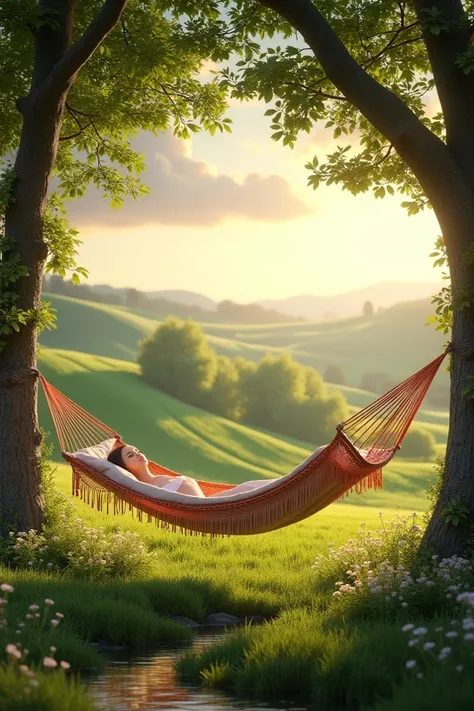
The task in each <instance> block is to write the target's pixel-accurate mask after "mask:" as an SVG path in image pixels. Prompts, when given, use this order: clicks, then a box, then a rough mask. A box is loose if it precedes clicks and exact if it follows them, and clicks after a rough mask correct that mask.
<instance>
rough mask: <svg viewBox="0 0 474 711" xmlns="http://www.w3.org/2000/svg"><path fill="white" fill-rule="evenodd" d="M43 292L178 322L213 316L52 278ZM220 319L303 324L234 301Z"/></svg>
mask: <svg viewBox="0 0 474 711" xmlns="http://www.w3.org/2000/svg"><path fill="white" fill-rule="evenodd" d="M43 291H48V292H50V293H52V294H62V295H63V296H72V297H74V298H75V299H82V300H85V301H96V302H100V303H104V304H113V305H120V306H127V307H128V308H132V309H143V310H146V311H151V312H153V313H156V314H158V315H160V316H165V315H166V316H168V315H170V316H177V317H179V318H194V319H197V320H200V321H205V320H206V318H208V317H209V315H210V313H212V314H213V312H209V311H206V310H205V309H202V308H201V307H199V306H193V305H191V304H189V305H188V304H180V303H177V302H174V301H171V300H169V299H161V298H159V297H153V296H149V295H148V294H146V293H145V292H143V291H139V290H138V289H133V288H129V289H125V290H123V289H115V288H114V287H107V289H106V290H105V289H100V288H97V287H96V288H94V287H93V286H89V285H87V284H73V282H72V281H66V280H64V279H61V277H59V276H56V275H52V276H49V277H46V278H45V279H44V282H43ZM217 315H218V317H219V320H221V321H224V322H227V323H245V324H259V323H295V322H299V321H304V319H302V318H295V317H293V316H288V315H287V314H282V313H279V312H278V311H276V310H275V309H265V308H264V307H263V306H260V305H259V304H237V303H235V302H233V301H228V300H225V301H221V302H220V303H219V304H218V305H217Z"/></svg>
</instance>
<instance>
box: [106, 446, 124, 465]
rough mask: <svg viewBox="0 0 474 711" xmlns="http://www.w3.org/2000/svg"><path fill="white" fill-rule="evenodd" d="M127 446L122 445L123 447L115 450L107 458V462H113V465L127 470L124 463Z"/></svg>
mask: <svg viewBox="0 0 474 711" xmlns="http://www.w3.org/2000/svg"><path fill="white" fill-rule="evenodd" d="M126 446H127V445H125V444H122V446H121V447H116V448H115V449H113V450H112V451H111V452H110V454H109V456H108V457H107V461H109V462H112V464H116V465H117V466H118V467H122V469H127V466H126V464H125V462H124V461H123V457H122V452H123V450H124V448H125V447H126Z"/></svg>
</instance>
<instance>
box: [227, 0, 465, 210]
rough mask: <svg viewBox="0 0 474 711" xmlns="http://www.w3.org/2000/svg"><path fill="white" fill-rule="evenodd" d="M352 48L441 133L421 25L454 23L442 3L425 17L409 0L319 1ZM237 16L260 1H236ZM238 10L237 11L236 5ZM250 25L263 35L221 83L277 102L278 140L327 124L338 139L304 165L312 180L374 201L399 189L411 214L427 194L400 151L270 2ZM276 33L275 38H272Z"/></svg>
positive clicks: (434, 29)
mask: <svg viewBox="0 0 474 711" xmlns="http://www.w3.org/2000/svg"><path fill="white" fill-rule="evenodd" d="M314 4H315V5H316V6H317V8H318V10H319V11H320V12H321V14H322V15H323V16H324V17H325V18H326V19H327V21H328V22H329V24H330V25H331V27H332V28H333V29H334V31H335V32H336V34H337V35H338V37H339V38H340V40H341V41H342V42H343V43H344V45H345V47H346V48H347V50H348V51H349V52H350V54H351V55H352V56H353V57H354V58H355V59H356V61H357V62H358V63H359V64H360V66H361V67H363V69H365V70H366V71H367V72H368V73H369V74H370V75H371V76H372V77H373V78H374V79H376V80H377V81H378V82H379V83H380V84H381V85H382V86H384V87H386V88H387V89H389V90H390V91H391V92H393V93H394V94H396V95H397V96H398V97H399V98H400V99H402V101H404V102H405V104H406V105H407V106H408V107H409V108H410V109H411V110H412V111H413V113H414V114H415V115H416V116H417V117H418V118H419V119H420V121H422V123H423V124H425V126H427V127H428V128H429V129H430V130H431V131H432V132H433V134H435V135H436V136H438V137H440V138H441V139H443V140H444V138H445V126H444V118H443V114H442V113H440V112H436V109H435V108H434V107H436V105H437V104H436V91H435V84H434V79H433V75H432V71H431V67H430V63H429V59H428V54H427V50H426V45H425V43H424V40H423V36H422V30H423V29H428V30H429V31H430V32H431V33H433V34H434V35H439V34H440V33H443V32H444V33H446V32H448V31H451V30H453V29H456V28H455V27H453V26H452V23H449V22H448V21H447V20H446V18H445V17H444V15H443V13H442V12H441V11H440V10H438V9H437V8H436V7H433V8H431V9H428V10H426V11H425V12H424V13H423V17H422V19H421V20H419V19H418V18H417V16H416V14H415V11H414V9H413V4H412V3H408V2H406V0H335V1H334V0H318V1H317V2H315V3H314ZM236 6H237V7H238V11H239V12H240V13H242V14H243V13H245V12H246V11H248V9H249V7H251V6H254V7H255V5H254V4H253V3H252V2H250V0H237V2H236ZM464 8H465V16H464V17H463V18H462V19H461V20H459V23H461V24H462V23H470V24H471V25H472V23H473V18H474V3H472V2H470V1H468V2H465V3H464ZM236 12H237V10H236ZM252 31H254V32H259V33H260V35H261V37H262V38H264V42H263V43H262V45H261V48H260V50H259V51H253V52H249V51H247V53H246V54H245V57H244V58H242V59H241V60H240V61H238V62H237V66H236V67H235V68H229V67H228V68H226V69H224V70H223V71H222V72H221V79H222V83H223V85H224V86H225V87H226V88H228V89H229V90H230V93H231V96H233V97H236V98H239V99H242V100H244V99H250V98H258V99H261V100H263V101H265V102H266V103H268V104H272V106H271V108H269V109H268V110H267V111H266V112H265V113H266V115H267V116H268V117H269V119H270V123H271V130H272V139H273V140H275V141H281V142H282V143H283V145H287V146H289V147H290V148H293V146H294V145H295V142H296V140H297V137H298V135H299V134H300V133H301V132H306V133H310V132H311V131H312V130H313V129H314V127H315V125H318V126H324V127H325V128H326V129H331V130H332V133H333V137H334V139H341V143H340V145H338V146H337V147H336V149H335V150H333V151H332V152H331V153H329V154H328V155H327V156H326V157H325V159H323V161H322V162H321V157H320V156H319V157H318V156H315V157H314V158H313V159H312V160H311V161H309V162H308V163H307V165H306V167H307V169H308V170H309V172H310V175H309V178H308V183H309V185H310V186H312V187H313V188H314V189H316V188H317V187H318V186H319V185H320V184H322V183H323V184H326V185H331V184H336V185H340V186H341V187H342V188H343V189H344V190H349V191H350V192H351V193H352V194H354V195H357V194H358V193H362V192H367V191H369V190H371V191H372V193H373V194H374V196H375V197H376V198H383V197H385V195H387V194H388V195H394V194H395V192H398V193H399V194H400V195H402V196H403V198H404V199H403V203H402V205H403V206H404V207H405V208H406V209H407V210H408V213H409V214H416V213H417V212H419V211H420V210H422V209H423V208H424V207H425V206H426V205H427V204H428V201H427V199H426V196H425V195H424V193H423V191H422V189H421V186H420V184H419V182H418V180H417V178H416V176H415V175H414V174H413V172H412V171H411V170H410V168H409V167H408V166H407V165H406V163H405V162H404V161H403V159H402V158H401V157H400V156H399V155H398V154H397V153H396V151H395V150H394V148H393V146H392V145H391V144H390V143H389V141H388V140H387V139H386V138H385V137H384V136H382V135H381V134H380V133H379V132H378V131H377V130H376V129H375V128H374V127H373V126H372V124H371V123H369V121H368V120H367V119H366V118H365V117H364V116H363V115H362V114H361V113H360V111H359V110H358V109H357V108H356V107H355V106H354V104H352V103H351V102H350V101H349V100H348V98H347V97H345V96H344V95H343V94H342V93H341V92H340V91H339V90H338V89H337V88H336V87H335V86H334V84H333V83H332V82H331V80H330V79H329V78H328V77H327V76H326V74H325V72H324V70H323V69H322V67H321V65H320V64H319V62H318V61H317V60H316V59H315V57H314V54H313V51H312V50H311V49H310V48H309V47H308V46H307V45H306V43H305V41H304V40H303V39H302V38H301V36H300V35H296V33H295V32H294V30H293V31H292V28H291V27H290V25H289V24H287V23H285V22H284V21H283V20H282V19H281V18H280V17H279V16H278V15H276V14H274V13H271V12H270V11H269V10H267V9H266V8H255V14H254V16H253V19H252ZM272 38H273V40H272ZM456 61H457V64H458V66H459V67H461V68H462V70H463V71H464V72H465V73H470V72H472V71H474V47H471V48H470V49H469V50H468V51H467V52H465V53H463V54H462V55H460V56H458V57H457V60H456Z"/></svg>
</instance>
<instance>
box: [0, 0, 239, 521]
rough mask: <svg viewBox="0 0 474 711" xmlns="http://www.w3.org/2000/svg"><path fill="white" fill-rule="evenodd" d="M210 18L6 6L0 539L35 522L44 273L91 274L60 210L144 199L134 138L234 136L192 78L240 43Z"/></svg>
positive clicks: (113, 4)
mask: <svg viewBox="0 0 474 711" xmlns="http://www.w3.org/2000/svg"><path fill="white" fill-rule="evenodd" d="M183 18H184V19H183ZM215 18H216V8H215V6H214V3H212V2H211V3H204V4H202V3H200V2H195V1H193V0H189V1H187V0H184V1H182V0H180V1H179V2H176V3H175V4H174V3H173V2H171V1H170V2H167V1H166V0H164V1H163V2H160V3H157V2H156V1H155V0H102V2H97V0H81V2H77V0H38V1H36V0H25V2H21V3H19V2H17V0H0V106H1V107H2V113H1V117H0V156H4V157H5V156H9V155H10V156H11V161H10V163H7V167H6V169H5V170H4V172H3V176H2V179H1V181H0V255H1V259H0V348H1V353H0V522H1V524H0V533H2V534H4V533H5V531H8V526H9V522H11V523H12V524H13V519H14V523H15V524H16V525H18V526H19V527H20V528H22V529H25V530H28V529H29V528H35V529H36V528H38V527H39V525H40V524H41V521H42V502H41V493H40V475H39V464H38V457H39V453H40V442H41V435H40V431H39V428H38V422H37V415H36V397H37V377H38V373H37V371H36V346H37V332H38V328H41V327H44V326H48V325H49V326H50V325H51V323H52V315H51V312H50V311H48V309H47V306H46V305H45V304H42V303H41V300H40V290H41V283H42V279H43V273H44V269H45V266H47V268H48V269H49V270H50V271H51V272H53V273H56V274H59V276H65V274H66V273H67V272H68V271H70V272H72V274H73V278H74V279H75V280H77V278H78V277H79V276H80V275H84V274H85V270H83V269H81V268H80V267H77V266H76V262H75V258H76V255H77V246H78V237H77V233H76V232H75V230H73V229H72V228H71V227H69V225H68V224H67V221H66V219H65V216H64V206H63V202H64V200H65V199H72V198H76V197H80V196H81V195H83V194H84V192H85V190H86V188H87V185H88V184H90V183H94V184H95V185H96V186H98V187H99V188H100V189H101V190H102V191H103V193H104V195H105V196H106V197H107V198H108V199H109V200H110V201H111V203H112V204H113V205H115V206H117V205H118V206H119V205H120V204H121V202H122V199H123V196H124V195H126V194H129V195H132V196H133V197H139V195H140V194H141V193H142V192H143V191H144V187H143V186H142V185H141V183H140V181H139V178H138V175H137V174H138V173H139V172H140V171H141V170H142V169H143V167H144V163H143V157H142V156H141V155H139V154H137V153H136V152H135V151H134V150H132V148H131V147H130V145H129V143H128V137H129V136H132V135H133V134H134V133H135V132H136V131H138V130H148V131H161V130H165V129H166V128H167V127H168V126H170V125H171V126H173V127H174V132H175V133H176V134H177V135H179V136H183V137H186V136H188V135H189V134H190V132H195V131H197V130H200V129H201V128H204V129H206V130H210V131H211V132H213V131H215V130H216V129H219V130H221V131H222V130H224V129H225V130H230V128H229V125H228V124H229V119H223V118H222V115H223V111H224V108H225V102H224V92H223V90H222V89H221V88H220V87H219V86H218V83H217V81H216V80H213V81H212V82H210V83H207V84H206V83H203V82H202V81H201V80H200V78H199V77H198V72H199V69H200V67H201V65H202V62H203V60H204V59H213V60H219V59H221V58H222V57H224V56H227V54H228V51H230V48H231V47H232V43H233V42H234V45H236V43H237V42H240V44H241V48H240V51H245V46H246V42H245V40H244V39H243V37H242V33H241V32H240V33H239V31H237V30H236V33H235V35H232V33H230V32H227V34H219V32H216V31H213V27H212V26H213V22H214V20H215ZM228 29H229V28H228ZM236 46H238V45H236ZM53 175H55V177H56V188H55V191H52V190H51V187H52V186H51V184H50V183H51V177H52V176H53Z"/></svg>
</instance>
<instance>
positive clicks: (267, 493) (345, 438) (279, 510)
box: [40, 348, 449, 535]
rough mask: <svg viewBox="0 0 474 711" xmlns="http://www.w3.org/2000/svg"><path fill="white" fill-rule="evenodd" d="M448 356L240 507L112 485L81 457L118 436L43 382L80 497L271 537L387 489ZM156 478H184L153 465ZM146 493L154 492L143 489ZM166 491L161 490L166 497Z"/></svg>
mask: <svg viewBox="0 0 474 711" xmlns="http://www.w3.org/2000/svg"><path fill="white" fill-rule="evenodd" d="M448 351H449V348H448V350H447V351H446V352H445V353H443V354H442V355H440V356H439V357H438V358H436V359H435V360H433V361H432V362H431V363H429V364H428V365H427V366H425V367H424V368H422V369H421V370H420V371H418V372H417V373H415V375H412V376H411V377H410V378H408V379H407V380H405V381H404V382H402V383H401V384H400V385H397V386H396V387H395V388H393V389H392V390H390V391H389V392H388V393H386V394H385V395H383V396H382V397H380V398H378V400H376V401H375V402H374V403H372V404H371V405H369V406H367V407H365V408H364V409H363V410H361V411H360V412H358V413H357V414H356V415H354V416H353V417H351V418H350V419H348V420H347V421H346V422H345V423H343V424H342V425H339V426H338V427H337V431H336V436H335V437H334V439H333V440H332V442H331V443H330V444H329V445H328V446H327V447H326V448H325V449H323V450H322V451H319V452H318V451H317V452H315V453H313V455H311V456H310V457H308V459H306V460H305V461H304V462H303V463H302V464H301V465H299V466H298V467H297V468H296V469H295V470H293V472H291V473H290V474H288V475H286V476H284V477H282V479H281V481H279V482H278V484H277V485H276V486H273V487H270V488H268V489H266V488H264V490H262V491H260V490H257V491H255V492H252V493H251V494H248V495H244V496H239V497H236V498H235V499H232V498H226V499H220V500H219V499H217V500H216V499H214V498H213V499H206V500H205V502H203V499H200V498H198V497H191V496H190V497H186V500H185V501H182V500H183V499H184V498H185V497H182V496H180V497H175V498H179V499H180V501H179V502H178V501H172V502H171V501H167V500H163V501H161V500H157V499H156V491H157V490H156V489H155V497H152V496H149V495H147V494H146V493H137V491H134V490H131V489H129V488H127V487H126V486H122V485H119V484H117V483H116V482H114V481H112V480H110V478H108V477H107V476H106V475H105V474H102V473H99V472H97V471H95V470H94V469H92V468H91V467H90V466H88V465H87V464H85V463H84V462H83V461H81V460H79V459H78V458H77V457H75V456H74V454H73V453H74V452H77V451H78V450H79V449H83V448H85V447H90V446H93V445H95V444H98V443H99V442H101V441H103V440H105V439H109V438H112V437H115V438H116V441H117V446H119V445H121V444H123V441H122V439H121V437H120V435H118V434H117V433H116V432H115V431H114V430H112V429H111V428H110V427H107V425H104V424H103V423H102V422H100V421H99V420H97V419H96V418H95V417H93V416H92V415H90V414H89V413H88V412H86V411H85V410H84V409H82V408H81V407H79V405H77V404H76V403H74V402H73V401H72V400H70V399H69V398H67V397H66V396H65V395H63V394H62V393H61V392H59V390H57V389H56V388H54V387H53V386H52V385H50V384H49V383H48V382H46V380H45V379H44V377H43V376H40V380H41V383H42V385H43V388H44V392H45V395H46V399H47V401H48V405H49V408H50V410H51V414H52V417H53V420H54V425H55V428H56V431H57V434H58V438H59V442H60V445H61V449H62V455H63V457H64V458H65V459H66V460H67V461H68V462H69V463H70V464H71V467H72V470H73V487H72V488H73V494H74V495H76V496H80V497H81V498H82V499H83V500H84V501H86V502H87V503H89V504H91V506H94V507H96V508H97V509H98V510H102V509H103V507H104V506H105V507H106V510H107V513H109V510H110V509H111V508H112V510H113V512H114V513H125V511H126V510H127V508H128V509H130V510H131V511H132V512H134V511H136V512H137V515H138V518H139V519H140V520H142V515H143V514H146V515H147V517H148V521H152V520H154V521H155V522H156V523H157V524H159V525H162V526H163V527H166V528H171V529H172V530H173V531H175V530H182V531H184V532H190V533H191V534H192V533H193V532H195V533H210V534H214V535H222V534H224V535H239V534H240V535H249V534H255V533H264V532H266V531H271V530H274V529H277V528H282V527H283V526H288V525H289V524H292V523H295V522H296V521H300V520H302V519H304V518H306V517H307V516H311V515H312V514H314V513H316V512H317V511H320V510H321V509H323V508H324V507H325V506H327V505H328V504H330V503H332V502H333V501H335V500H336V499H339V498H341V497H342V496H344V495H345V494H346V493H348V492H349V491H356V492H359V493H360V492H362V491H365V490H366V489H378V488H381V486H382V467H383V466H384V465H385V464H387V462H389V461H390V460H391V458H392V457H393V455H394V454H395V452H396V451H397V450H398V449H399V448H400V444H401V442H402V440H403V438H404V436H405V434H406V432H407V430H408V428H409V426H410V424H411V422H412V420H413V418H414V417H415V415H416V413H417V411H418V409H419V407H420V405H421V403H422V400H423V398H424V396H425V394H426V391H427V390H428V388H429V386H430V384H431V382H432V380H433V378H434V376H435V375H436V373H437V371H438V369H439V367H440V365H441V363H442V361H443V359H444V357H445V356H446V353H447V352H448ZM149 467H150V471H151V472H152V473H153V474H167V475H169V476H179V474H177V473H176V472H174V471H172V470H170V469H167V468H166V467H164V466H162V465H160V464H156V463H155V462H150V464H149ZM199 484H200V486H201V488H202V490H203V492H204V493H205V494H206V496H210V495H211V494H217V493H219V492H220V491H226V490H229V489H232V488H233V487H232V485H228V484H215V483H212V482H208V481H199ZM143 486H144V487H145V489H146V487H147V485H143ZM158 491H159V489H158Z"/></svg>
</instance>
